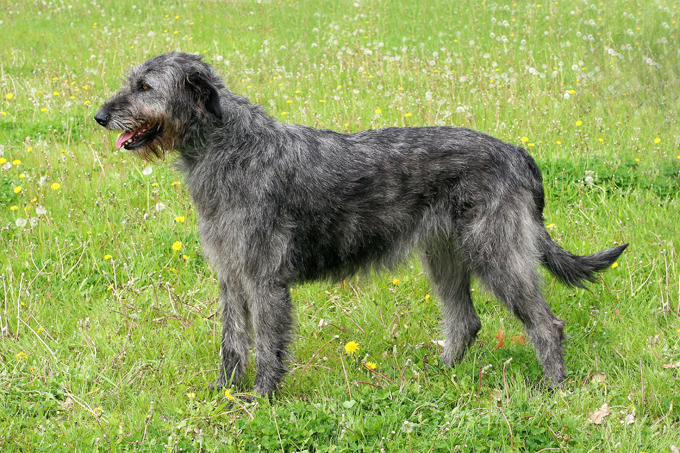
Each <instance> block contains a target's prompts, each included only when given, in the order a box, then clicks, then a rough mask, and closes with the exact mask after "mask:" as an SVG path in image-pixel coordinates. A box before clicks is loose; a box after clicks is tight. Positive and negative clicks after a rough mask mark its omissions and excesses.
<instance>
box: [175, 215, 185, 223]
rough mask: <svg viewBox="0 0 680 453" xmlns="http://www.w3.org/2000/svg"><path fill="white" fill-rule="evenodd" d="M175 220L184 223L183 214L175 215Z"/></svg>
mask: <svg viewBox="0 0 680 453" xmlns="http://www.w3.org/2000/svg"><path fill="white" fill-rule="evenodd" d="M175 222H177V223H184V216H183V215H178V216H177V217H175Z"/></svg>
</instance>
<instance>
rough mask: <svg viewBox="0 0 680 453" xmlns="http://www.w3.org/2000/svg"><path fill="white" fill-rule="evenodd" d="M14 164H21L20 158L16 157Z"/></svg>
mask: <svg viewBox="0 0 680 453" xmlns="http://www.w3.org/2000/svg"><path fill="white" fill-rule="evenodd" d="M12 165H21V161H20V160H19V159H14V160H13V161H12Z"/></svg>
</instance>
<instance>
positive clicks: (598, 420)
mask: <svg viewBox="0 0 680 453" xmlns="http://www.w3.org/2000/svg"><path fill="white" fill-rule="evenodd" d="M611 413H612V411H611V409H609V406H608V405H607V403H604V404H603V405H602V407H600V408H599V409H598V410H596V411H595V412H593V413H592V414H590V417H588V418H589V420H590V421H591V422H593V423H595V424H596V425H601V424H602V421H604V418H605V417H606V416H607V415H609V414H611Z"/></svg>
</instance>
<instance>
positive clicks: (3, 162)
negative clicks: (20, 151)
mask: <svg viewBox="0 0 680 453" xmlns="http://www.w3.org/2000/svg"><path fill="white" fill-rule="evenodd" d="M6 163H7V159H5V158H4V157H0V165H2V164H6Z"/></svg>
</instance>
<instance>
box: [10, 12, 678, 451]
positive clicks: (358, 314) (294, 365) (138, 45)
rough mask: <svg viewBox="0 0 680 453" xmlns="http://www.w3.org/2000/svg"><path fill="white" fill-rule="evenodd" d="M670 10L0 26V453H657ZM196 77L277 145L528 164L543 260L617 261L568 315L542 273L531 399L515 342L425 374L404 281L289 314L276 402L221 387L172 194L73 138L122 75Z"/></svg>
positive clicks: (88, 137) (196, 17)
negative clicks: (400, 129)
mask: <svg viewBox="0 0 680 453" xmlns="http://www.w3.org/2000/svg"><path fill="white" fill-rule="evenodd" d="M679 20H680V6H679V5H678V3H677V2H673V1H668V0H658V1H655V2H643V1H635V0H612V1H607V2H604V1H601V2H597V1H590V0H577V1H575V2H566V1H563V0H560V1H548V2H545V3H522V2H515V3H513V2H507V1H502V0H499V1H468V0H464V1H458V2H445V1H434V2H428V1H425V0H415V1H412V2H408V3H407V2H396V1H393V0H382V1H379V0H350V1H337V2H323V1H319V0H309V1H304V2H293V1H276V0H272V1H267V0H263V1H262V2H256V1H248V0H241V1H239V0H236V1H217V0H215V1H197V0H184V1H176V0H166V1H162V2H161V1H152V0H119V1H117V2H102V1H97V0H93V1H90V0H87V1H75V0H73V1H72V0H53V1H33V0H32V1H18V2H15V1H9V0H4V1H2V2H0V451H2V452H15V451H17V452H18V451H35V452H61V451H69V452H76V451H77V452H81V451H83V452H91V451H102V452H119V451H130V452H133V451H134V452H147V451H150V452H151V451H153V452H161V451H175V452H180V451H197V452H198V451H206V452H208V451H234V452H250V451H285V452H288V451H310V452H311V451H316V452H345V451H371V452H373V451H376V452H377V451H385V452H404V451H419V452H448V451H460V452H478V451H480V452H481V451H493V452H499V451H504V452H515V451H518V452H519V451H522V452H524V451H527V452H529V451H532V452H536V451H542V452H545V451H569V452H590V451H597V452H599V451H615V452H616V451H621V452H648V453H650V452H669V453H677V452H678V449H679V448H680V408H679V407H678V406H679V405H680V261H679V256H678V253H679V250H678V248H680V235H678V228H679V225H680V200H679V198H680V125H679V124H678V116H679V114H680V45H679V44H680V40H679V39H678V36H679V33H680V26H679V24H678V21H679ZM170 50H181V51H184V52H191V53H198V54H201V55H203V56H204V58H205V60H206V61H207V62H209V63H211V64H212V65H214V66H215V68H216V69H217V70H218V72H219V73H220V74H221V75H222V76H223V77H224V80H225V83H226V85H227V86H228V87H229V89H230V90H232V91H233V92H236V93H239V94H243V95H245V96H247V97H248V98H249V99H250V100H251V101H252V102H254V103H258V104H262V105H263V106H264V107H265V109H266V110H267V111H268V113H269V114H270V115H272V116H273V117H275V118H277V119H278V120H280V121H285V122H294V123H299V124H305V125H309V126H313V127H323V128H329V129H333V130H337V131H341V132H346V133H350V132H355V131H359V130H363V129H367V128H380V127H388V126H425V125H455V126H463V127H469V128H473V129H477V130H480V131H482V132H485V133H488V134H490V135H493V136H496V137H498V138H500V139H501V140H504V141H507V142H511V143H515V144H517V145H521V146H523V147H524V148H526V149H527V150H528V151H529V152H530V154H532V155H533V156H534V158H535V159H536V161H537V162H538V164H539V166H540V167H541V169H542V171H543V177H544V183H545V188H546V197H547V203H546V211H545V217H546V219H545V222H546V226H547V227H548V229H549V231H550V233H551V235H552V237H553V238H554V239H555V240H556V241H558V242H559V243H560V244H561V245H562V246H563V247H564V248H566V249H567V250H569V251H571V252H573V253H579V254H589V253H593V252H595V251H597V250H601V249H604V248H606V247H610V246H613V245H616V244H621V243H625V242H629V243H630V244H631V245H630V246H629V248H628V250H627V251H626V252H625V253H624V255H622V257H621V258H620V259H619V261H618V262H617V263H616V264H615V265H614V266H613V267H612V269H609V270H608V271H607V272H606V273H605V274H603V276H602V278H601V281H600V282H598V283H595V284H592V285H590V286H589V290H580V289H571V288H566V287H564V286H561V285H560V284H558V283H556V282H555V280H554V279H553V278H552V277H550V276H548V275H546V278H545V296H546V299H547V300H548V301H549V303H550V305H551V306H552V308H553V311H554V312H555V314H556V315H557V316H558V317H560V318H562V319H564V320H566V322H567V327H566V334H567V336H568V338H567V340H566V342H565V351H566V363H567V367H568V373H569V378H568V381H567V382H566V384H565V386H564V389H562V390H558V391H554V392H548V391H546V390H545V389H544V388H543V386H542V377H543V374H542V370H541V368H540V364H539V363H538V360H537V359H536V357H535V355H534V352H533V349H532V347H531V345H530V343H529V342H528V341H527V339H526V337H525V334H524V333H523V330H522V327H521V324H520V323H519V322H518V321H517V320H516V319H514V318H513V316H512V315H511V314H510V313H509V312H508V311H507V310H506V309H505V308H504V307H502V306H501V305H500V304H499V303H498V302H497V301H496V300H494V299H493V297H492V296H491V295H490V294H489V293H487V292H486V291H485V290H484V288H482V287H480V286H478V285H476V286H475V289H474V298H475V306H476V308H477V311H478V313H479V315H480V318H481V319H482V323H483V328H482V331H481V332H480V335H479V339H478V341H477V342H476V343H475V344H474V345H473V346H472V347H471V349H470V350H469V353H468V355H467V356H466V357H465V359H464V360H463V362H462V363H461V364H460V365H458V366H456V367H455V368H449V367H446V366H444V365H442V364H441V363H440V362H439V359H438V354H439V353H440V352H441V344H442V343H441V342H442V340H443V336H442V333H441V331H440V327H439V322H440V319H441V318H440V313H439V309H438V301H437V297H436V295H435V294H434V293H433V291H432V289H431V287H430V286H429V283H428V282H427V280H426V279H425V276H424V274H423V273H422V271H421V270H420V265H419V263H418V261H417V259H416V258H415V257H414V258H412V259H411V260H409V261H408V262H407V263H405V264H404V265H403V266H401V267H399V268H396V269H393V270H390V271H387V272H381V273H376V274H374V275H370V276H361V277H357V278H353V279H350V280H347V281H344V282H319V283H315V284H306V285H301V286H298V287H296V288H294V290H293V292H292V295H293V298H294V300H295V304H296V307H297V310H296V315H297V338H296V341H295V343H294V346H293V353H294V357H293V359H292V361H291V363H290V373H289V375H288V377H287V379H286V381H285V383H284V384H283V386H282V387H281V393H280V394H279V395H278V397H277V398H276V399H275V400H274V401H273V402H269V401H267V400H263V399H257V398H256V399H255V402H254V403H248V402H247V399H246V398H243V397H244V396H250V393H249V391H250V389H251V388H252V383H253V377H254V369H253V366H252V365H254V363H251V367H250V368H249V375H248V379H247V382H246V383H245V385H244V386H243V387H239V388H233V389H229V390H228V391H222V392H220V393H218V394H211V393H209V392H208V391H207V390H206V387H207V385H208V384H210V383H211V382H213V381H214V380H215V379H216V378H217V373H218V369H217V367H218V364H219V358H218V354H219V352H218V344H219V337H220V329H221V327H220V322H219V312H218V306H217V296H218V285H217V282H216V279H215V277H214V275H213V274H212V272H211V270H210V268H209V267H208V265H207V264H206V262H205V260H204V258H203V257H202V255H201V247H200V242H199V238H198V235H197V228H196V220H197V219H196V212H195V210H194V208H193V207H192V205H191V199H190V197H189V195H188V193H187V192H186V189H185V187H184V186H183V182H182V176H181V174H179V173H177V172H176V171H175V170H173V168H172V165H171V163H172V160H173V156H172V155H170V156H168V157H167V159H166V162H165V163H157V164H153V165H149V164H147V163H144V162H141V161H139V160H137V159H133V158H132V156H130V155H128V154H127V153H126V152H125V151H121V152H119V151H116V149H115V146H114V143H115V138H116V135H115V134H113V133H110V132H107V131H105V130H104V129H103V128H101V127H100V126H98V125H97V124H96V123H95V122H94V121H93V119H92V117H93V115H94V113H95V112H96V109H97V107H98V106H99V105H100V104H101V103H102V102H103V101H104V100H106V99H107V98H108V97H110V96H111V95H112V94H113V93H114V92H116V91H117V89H118V88H119V87H120V85H121V77H123V76H124V74H125V73H126V71H127V70H128V69H129V68H130V67H132V66H133V65H136V64H139V63H141V62H142V61H144V60H146V59H147V58H149V57H151V56H155V55H157V54H160V53H163V52H166V51H170Z"/></svg>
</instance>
